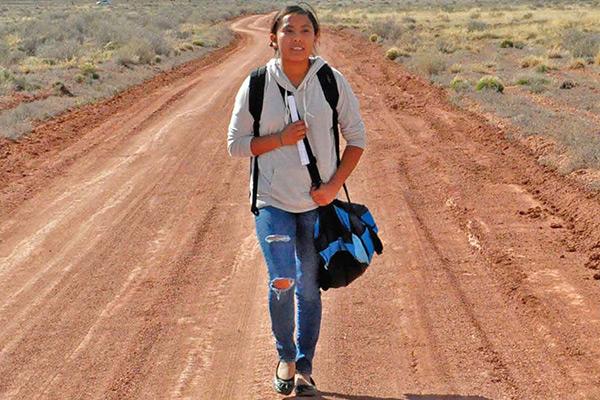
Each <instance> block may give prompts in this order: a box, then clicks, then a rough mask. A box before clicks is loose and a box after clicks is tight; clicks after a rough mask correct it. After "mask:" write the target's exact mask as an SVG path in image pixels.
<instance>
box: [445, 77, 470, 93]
mask: <svg viewBox="0 0 600 400" xmlns="http://www.w3.org/2000/svg"><path fill="white" fill-rule="evenodd" d="M470 87H471V84H470V83H469V81H467V80H466V79H463V78H461V77H459V76H455V77H454V78H452V81H450V89H452V90H454V91H456V92H462V91H465V90H468V89H469V88H470Z"/></svg>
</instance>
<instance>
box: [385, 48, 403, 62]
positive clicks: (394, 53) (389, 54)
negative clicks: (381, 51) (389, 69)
mask: <svg viewBox="0 0 600 400" xmlns="http://www.w3.org/2000/svg"><path fill="white" fill-rule="evenodd" d="M401 54H402V51H401V50H400V49H399V48H397V47H391V48H389V49H387V51H386V52H385V58H387V59H390V60H395V59H396V58H398V57H400V55H401Z"/></svg>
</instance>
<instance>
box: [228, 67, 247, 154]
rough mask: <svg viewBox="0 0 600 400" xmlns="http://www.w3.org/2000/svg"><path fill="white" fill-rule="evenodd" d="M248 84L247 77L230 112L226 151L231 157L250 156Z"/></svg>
mask: <svg viewBox="0 0 600 400" xmlns="http://www.w3.org/2000/svg"><path fill="white" fill-rule="evenodd" d="M249 86H250V77H247V78H246V79H245V80H244V83H242V86H241V87H240V89H239V91H238V93H237V95H236V96H235V105H234V106H233V112H232V113H231V120H230V122H229V129H228V131H227V151H228V152H229V155H230V156H233V157H252V152H251V150H250V142H251V141H252V138H253V137H254V133H253V131H252V129H253V124H254V119H253V118H252V114H250V111H249V106H248V98H249V92H250V88H249Z"/></svg>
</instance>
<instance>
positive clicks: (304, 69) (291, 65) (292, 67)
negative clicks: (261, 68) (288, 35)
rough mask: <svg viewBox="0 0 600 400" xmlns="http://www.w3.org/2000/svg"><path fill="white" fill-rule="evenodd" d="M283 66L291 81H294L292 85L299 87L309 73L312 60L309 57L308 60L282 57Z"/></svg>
mask: <svg viewBox="0 0 600 400" xmlns="http://www.w3.org/2000/svg"><path fill="white" fill-rule="evenodd" d="M281 67H282V69H283V72H284V73H285V75H286V76H287V77H288V79H289V80H290V82H292V85H294V86H295V87H298V86H300V84H301V83H302V80H303V79H304V77H305V76H306V74H307V73H308V70H309V68H310V60H309V59H308V58H307V59H306V61H301V62H289V61H285V60H284V59H281Z"/></svg>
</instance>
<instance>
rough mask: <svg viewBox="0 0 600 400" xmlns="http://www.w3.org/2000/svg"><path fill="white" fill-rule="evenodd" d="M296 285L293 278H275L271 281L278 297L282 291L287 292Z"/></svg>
mask: <svg viewBox="0 0 600 400" xmlns="http://www.w3.org/2000/svg"><path fill="white" fill-rule="evenodd" d="M292 286H294V280H293V279H292V278H275V279H273V280H272V281H271V289H272V290H273V291H274V292H275V294H277V299H278V300H279V296H280V295H281V293H284V292H287V291H288V290H290V289H291V288H292Z"/></svg>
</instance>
